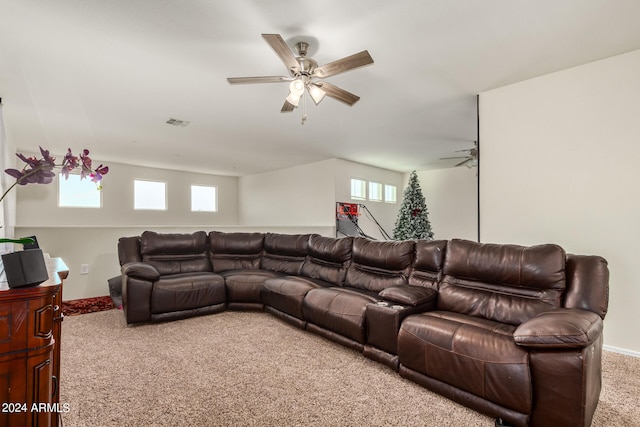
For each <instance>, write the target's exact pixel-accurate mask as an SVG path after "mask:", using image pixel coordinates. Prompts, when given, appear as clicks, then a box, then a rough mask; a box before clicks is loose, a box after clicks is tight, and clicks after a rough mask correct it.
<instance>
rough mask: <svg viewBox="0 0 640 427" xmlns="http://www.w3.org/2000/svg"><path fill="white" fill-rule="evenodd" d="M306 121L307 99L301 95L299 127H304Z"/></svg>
mask: <svg viewBox="0 0 640 427" xmlns="http://www.w3.org/2000/svg"><path fill="white" fill-rule="evenodd" d="M306 120H307V97H306V96H304V93H303V94H302V122H300V124H301V125H304V122H305V121H306Z"/></svg>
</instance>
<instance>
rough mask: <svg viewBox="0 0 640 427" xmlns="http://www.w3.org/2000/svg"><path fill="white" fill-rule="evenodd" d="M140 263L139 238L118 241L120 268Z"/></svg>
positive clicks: (125, 238) (126, 238) (124, 238)
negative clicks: (128, 264) (129, 263)
mask: <svg viewBox="0 0 640 427" xmlns="http://www.w3.org/2000/svg"><path fill="white" fill-rule="evenodd" d="M136 261H142V256H141V255H140V236H132V237H121V238H119V239H118V262H119V263H120V266H121V267H122V266H123V265H125V264H126V263H128V262H136Z"/></svg>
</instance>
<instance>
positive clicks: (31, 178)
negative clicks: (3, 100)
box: [0, 147, 109, 201]
mask: <svg viewBox="0 0 640 427" xmlns="http://www.w3.org/2000/svg"><path fill="white" fill-rule="evenodd" d="M40 154H42V158H41V159H38V158H37V157H26V156H24V155H23V154H22V153H16V156H17V157H18V158H19V159H20V160H22V161H23V162H24V163H25V166H24V168H22V170H18V169H5V173H6V174H7V175H10V176H12V177H13V178H15V179H16V182H15V183H13V185H11V186H10V187H9V188H8V189H7V190H6V191H5V192H4V193H3V194H2V196H0V201H2V200H3V199H4V198H5V196H6V195H7V194H8V193H9V191H10V190H11V189H12V188H13V187H15V186H16V185H27V184H49V183H51V182H52V181H53V178H54V177H55V176H56V174H55V172H54V171H53V169H54V168H56V167H59V168H60V173H61V174H62V175H63V176H64V177H65V179H67V178H69V173H70V172H71V171H72V170H74V169H76V168H77V167H79V166H80V167H81V171H80V178H81V179H84V178H86V177H87V176H89V177H91V180H92V181H93V182H96V183H98V182H100V181H101V180H102V177H103V175H106V174H107V172H109V167H108V166H103V165H100V166H98V168H97V169H96V170H95V171H93V170H92V169H91V158H90V157H89V150H87V149H86V148H85V149H84V150H82V153H81V154H80V158H78V157H76V156H74V155H73V153H72V152H71V149H70V148H69V149H68V151H67V154H65V156H64V159H63V160H62V163H61V164H59V165H56V163H55V161H56V159H55V157H51V155H50V154H49V150H45V149H44V148H42V147H40ZM101 188H102V187H101V186H98V189H101Z"/></svg>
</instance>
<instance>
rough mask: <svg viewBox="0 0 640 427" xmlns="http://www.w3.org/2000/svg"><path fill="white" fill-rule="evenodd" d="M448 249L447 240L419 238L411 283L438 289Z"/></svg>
mask: <svg viewBox="0 0 640 427" xmlns="http://www.w3.org/2000/svg"><path fill="white" fill-rule="evenodd" d="M446 249H447V241H446V240H417V241H416V246H415V259H414V261H413V267H412V269H411V274H410V275H409V284H410V285H413V286H424V287H428V288H432V289H436V290H437V288H438V281H439V280H440V278H441V277H442V267H443V264H444V254H445V251H446Z"/></svg>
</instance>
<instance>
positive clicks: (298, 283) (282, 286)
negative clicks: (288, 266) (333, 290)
mask: <svg viewBox="0 0 640 427" xmlns="http://www.w3.org/2000/svg"><path fill="white" fill-rule="evenodd" d="M325 286H329V284H328V283H326V282H322V281H321V280H316V279H310V278H305V277H296V276H284V277H278V278H274V279H267V280H266V281H265V282H264V286H263V287H262V290H261V294H262V301H263V303H264V304H266V305H268V306H270V307H273V308H275V309H277V310H280V311H282V312H283V313H286V314H289V315H291V316H293V317H297V318H298V319H300V320H305V319H304V315H303V313H302V301H303V300H304V297H305V296H306V295H307V293H308V292H309V291H311V290H313V289H319V288H323V287H325Z"/></svg>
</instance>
